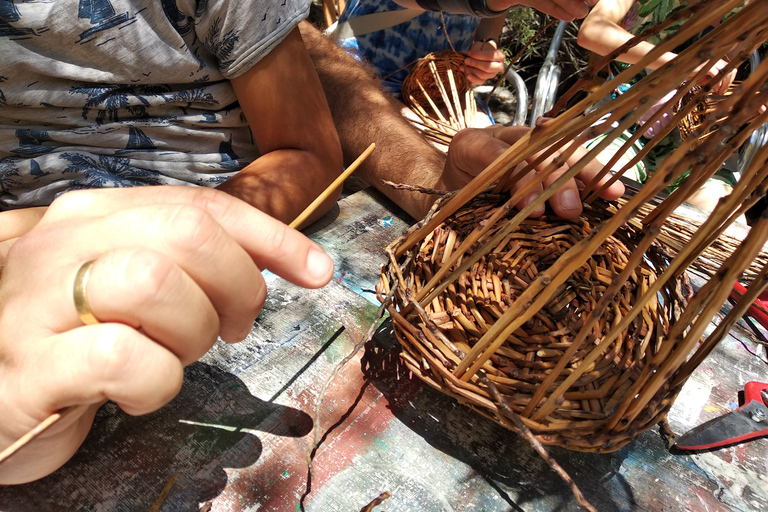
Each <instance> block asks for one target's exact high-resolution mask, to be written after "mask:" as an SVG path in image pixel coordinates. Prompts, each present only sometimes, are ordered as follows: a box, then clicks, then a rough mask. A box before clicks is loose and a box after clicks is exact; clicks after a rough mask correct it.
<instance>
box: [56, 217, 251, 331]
mask: <svg viewBox="0 0 768 512" xmlns="http://www.w3.org/2000/svg"><path fill="white" fill-rule="evenodd" d="M116 234H117V235H116ZM68 235H69V236H70V237H71V238H72V239H73V240H88V241H89V242H90V246H89V251H91V254H90V255H89V257H88V259H93V258H98V257H99V256H100V255H101V254H104V253H107V252H109V251H111V250H115V249H132V248H145V249H152V250H154V251H157V252H158V253H161V254H163V255H164V256H165V257H167V258H169V259H170V260H172V261H173V262H175V264H176V265H178V266H179V267H180V268H181V269H182V270H183V271H184V272H185V273H186V274H188V275H189V277H190V278H191V279H192V280H194V282H195V283H196V284H197V286H199V287H200V288H201V289H202V291H203V293H205V295H206V296H207V297H208V298H209V299H210V301H211V303H212V304H213V307H214V308H215V309H216V312H217V313H218V316H219V320H220V336H221V337H222V338H223V339H225V340H228V341H239V340H241V339H243V337H244V336H245V335H246V334H247V332H248V331H249V330H250V327H251V326H252V322H253V319H254V318H255V317H256V316H257V315H258V313H259V311H260V309H261V306H262V304H263V290H262V287H261V283H262V281H261V280H262V277H261V275H260V270H259V268H258V267H257V266H256V265H255V264H254V262H253V260H252V259H251V258H250V257H249V255H248V254H247V253H246V252H245V251H244V250H243V248H242V247H241V246H240V245H239V244H237V242H235V241H234V240H233V239H232V237H230V236H229V234H228V233H227V232H226V231H225V230H224V229H223V228H222V226H221V225H220V224H219V223H218V222H216V220H215V219H214V218H213V217H212V216H211V215H209V214H208V213H207V212H205V211H204V210H202V209H200V208H197V207H194V206H188V205H183V204H178V205H176V204H171V205H154V206H150V207H145V208H142V209H133V210H122V211H120V212H117V213H114V214H110V215H107V216H105V217H104V218H103V219H100V220H99V221H98V222H93V221H89V222H86V223H81V224H79V225H77V226H73V227H72V228H71V229H70V230H69V233H68ZM77 263H78V265H79V264H80V263H81V262H79V261H78V262H77ZM241 336H242V337H241Z"/></svg>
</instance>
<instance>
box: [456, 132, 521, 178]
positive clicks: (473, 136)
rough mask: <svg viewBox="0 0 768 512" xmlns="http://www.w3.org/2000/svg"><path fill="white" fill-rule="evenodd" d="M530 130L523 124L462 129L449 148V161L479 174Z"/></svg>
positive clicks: (469, 174) (470, 173) (462, 168)
mask: <svg viewBox="0 0 768 512" xmlns="http://www.w3.org/2000/svg"><path fill="white" fill-rule="evenodd" d="M528 131H529V129H528V128H525V127H522V126H498V125H494V126H491V127H488V128H485V129H473V128H469V129H465V130H461V131H460V132H459V133H457V134H456V135H455V136H454V138H453V141H452V142H451V145H450V147H449V149H448V159H449V162H450V163H451V164H452V165H454V166H456V167H457V168H459V169H461V170H462V172H464V173H465V174H467V175H468V176H477V175H478V174H479V173H480V172H482V171H483V169H485V168H486V167H488V166H489V165H490V164H491V163H493V161H494V160H496V159H497V158H498V157H500V156H501V155H502V154H504V152H505V151H506V150H508V149H509V146H510V145H511V144H513V143H514V142H516V141H517V140H518V139H519V138H520V137H522V136H523V135H524V134H525V133H527V132H528Z"/></svg>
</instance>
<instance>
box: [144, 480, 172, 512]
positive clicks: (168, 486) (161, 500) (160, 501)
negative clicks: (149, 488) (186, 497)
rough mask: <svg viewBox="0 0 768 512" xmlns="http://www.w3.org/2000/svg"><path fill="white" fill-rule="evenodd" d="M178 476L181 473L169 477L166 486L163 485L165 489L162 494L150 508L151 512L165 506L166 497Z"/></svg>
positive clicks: (155, 511)
mask: <svg viewBox="0 0 768 512" xmlns="http://www.w3.org/2000/svg"><path fill="white" fill-rule="evenodd" d="M177 478H179V475H173V476H172V477H171V478H169V479H168V482H167V483H166V484H165V487H163V490H162V491H160V495H159V496H158V497H157V499H156V500H155V503H154V504H153V505H152V508H150V509H149V512H157V511H158V510H160V507H162V506H163V503H164V502H165V500H166V498H168V494H170V492H171V488H172V487H173V484H175V483H176V479H177Z"/></svg>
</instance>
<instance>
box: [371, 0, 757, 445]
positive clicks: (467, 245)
mask: <svg viewBox="0 0 768 512" xmlns="http://www.w3.org/2000/svg"><path fill="white" fill-rule="evenodd" d="M738 3H739V2H738V0H727V1H723V2H715V3H714V5H712V2H708V3H706V5H704V4H705V3H702V4H697V5H694V6H691V7H689V8H688V9H687V10H686V11H685V13H686V14H688V15H691V18H690V20H689V21H688V22H686V23H685V24H683V26H682V28H681V31H684V30H688V31H689V32H691V31H695V30H699V27H704V26H707V25H708V24H711V23H713V22H714V21H716V20H719V19H721V18H722V17H723V16H725V14H727V13H728V11H729V10H731V9H733V8H735V7H736V6H737V5H738ZM681 15H682V14H681ZM676 21H677V19H669V20H665V21H664V22H662V24H661V25H659V27H658V31H661V30H663V29H665V27H666V26H668V25H669V24H671V23H674V22H676ZM651 35H653V33H652V32H651V33H649V34H648V36H651ZM684 37H685V35H684V34H683V35H673V36H670V37H669V38H668V39H666V40H665V41H663V42H662V43H661V44H660V45H659V48H658V51H659V52H663V51H669V50H671V49H672V48H674V47H675V46H677V45H679V44H680V42H681V41H682V39H683V38H684ZM744 38H748V39H747V40H750V41H753V42H754V44H756V45H759V44H760V42H761V41H762V40H764V39H766V38H768V2H752V3H750V4H749V5H747V6H745V7H744V8H743V9H742V10H741V11H740V12H739V13H738V14H736V15H734V16H733V17H731V18H730V19H729V20H728V21H726V22H724V23H722V24H721V25H720V26H718V28H716V29H715V30H713V31H712V32H711V33H710V34H709V35H707V36H706V37H705V38H703V39H702V40H701V41H699V42H698V43H696V44H694V45H692V46H691V47H690V48H689V49H688V50H686V51H685V52H683V53H681V54H680V55H679V56H678V58H677V59H676V60H675V61H674V65H673V66H667V67H664V68H661V69H659V70H657V71H656V72H654V73H651V74H649V75H648V76H647V77H645V78H644V79H643V81H641V82H639V83H638V84H637V85H635V86H634V87H632V88H631V89H630V90H629V91H628V92H626V93H625V94H623V95H621V96H619V97H618V98H615V99H612V100H611V101H609V102H607V103H605V104H602V103H601V104H600V105H597V104H598V102H600V100H602V99H603V98H604V97H606V96H608V95H609V94H610V91H611V88H612V87H611V84H605V85H604V86H601V88H600V89H598V91H596V92H595V93H594V94H592V95H590V96H588V97H587V98H586V99H584V100H582V101H580V102H578V104H576V105H575V106H573V107H571V108H570V109H568V110H565V108H564V106H565V105H568V104H569V102H570V101H571V98H572V97H573V96H574V95H575V94H576V93H577V92H578V90H579V88H580V86H581V83H577V84H576V85H575V86H574V88H573V89H572V90H571V91H569V92H568V93H566V94H565V95H564V96H563V97H562V98H560V100H559V101H558V104H557V105H555V107H554V108H553V113H557V115H556V116H553V115H551V117H554V119H552V120H551V121H549V122H547V123H546V124H544V125H541V126H538V127H537V128H535V129H534V130H532V131H531V132H530V133H528V134H527V135H525V136H523V137H522V138H521V139H520V140H519V141H518V142H516V143H515V144H513V145H512V146H511V147H510V149H509V150H508V151H507V152H506V153H505V154H504V155H503V156H502V157H500V158H499V159H497V160H496V161H495V162H494V163H493V164H491V166H489V167H488V168H487V169H485V170H484V171H483V172H482V173H480V174H479V175H478V176H477V177H476V178H475V179H474V180H473V181H472V182H471V183H470V184H469V185H467V186H466V187H465V188H464V189H462V190H460V191H457V192H456V193H454V194H451V195H450V196H448V197H446V198H445V199H443V200H441V201H439V202H438V203H436V206H435V207H434V208H433V210H432V211H431V212H430V214H429V215H428V216H427V217H426V218H425V219H423V220H422V221H421V222H419V223H418V224H416V225H415V226H414V227H413V228H411V229H410V230H409V231H408V232H407V233H405V234H404V235H403V236H402V237H401V238H400V239H398V240H397V241H395V242H394V243H393V244H392V245H391V246H390V247H389V248H388V250H387V256H388V260H389V263H388V265H386V266H385V267H384V268H383V269H382V278H381V280H380V283H379V292H380V298H381V300H383V301H388V300H391V305H390V306H389V309H388V311H389V313H390V315H391V317H392V319H393V325H394V329H395V332H396V334H397V337H398V339H399V341H400V343H401V345H402V358H403V360H404V361H405V363H406V364H407V365H408V367H409V368H410V369H411V370H412V371H413V372H414V373H415V374H416V375H417V376H418V377H420V378H421V379H423V380H424V381H425V382H426V383H428V384H430V385H431V386H434V387H435V388H437V389H440V390H442V391H443V392H445V393H447V394H449V395H451V396H453V397H455V398H457V399H458V400H460V401H461V402H463V403H465V404H467V405H469V406H470V407H472V408H473V409H475V410H477V411H479V412H480V413H481V414H483V415H485V416H487V417H489V418H492V419H494V420H495V421H497V422H498V423H500V424H501V425H504V426H506V427H509V428H511V429H513V430H515V431H518V432H523V433H525V431H524V429H523V428H521V427H520V425H522V426H523V427H526V428H527V429H529V430H530V432H532V433H533V434H534V435H535V439H538V441H541V442H543V443H546V444H553V445H559V446H563V447H566V448H569V449H574V450H581V451H588V452H607V451H613V450H616V449H618V448H620V447H622V446H623V445H625V444H626V443H628V442H630V441H631V440H632V439H633V438H634V437H635V436H636V435H637V434H638V433H639V432H641V431H643V430H645V429H647V428H650V427H651V426H653V425H654V424H656V423H659V422H660V421H661V420H663V419H664V418H665V415H666V413H667V412H668V411H669V408H670V407H671V406H672V404H673V402H674V400H675V397H676V396H677V394H678V392H679V390H680V389H681V387H682V385H683V384H684V383H685V381H686V379H687V378H688V377H689V376H690V375H691V373H692V372H693V371H694V370H695V369H696V367H697V366H698V365H699V364H700V363H701V362H702V361H703V360H704V358H706V356H707V354H709V353H710V352H711V351H712V350H713V349H714V348H715V347H716V346H717V344H718V343H719V342H720V340H722V339H723V338H724V337H725V336H726V334H727V332H728V330H729V329H730V327H731V326H733V325H734V324H735V322H736V321H737V320H738V319H739V318H740V317H741V315H743V314H744V312H745V311H746V309H747V307H748V306H749V305H750V304H751V303H752V301H753V300H754V298H756V297H757V295H758V294H759V293H760V292H761V291H762V290H763V289H764V288H765V286H766V284H768V268H767V267H766V266H765V265H762V266H761V267H760V268H757V269H752V270H751V271H750V275H751V276H752V277H753V284H752V285H750V287H749V291H748V293H747V294H745V295H744V297H743V298H742V300H741V301H739V303H738V304H737V306H736V307H734V308H733V309H732V310H731V311H730V313H728V315H727V316H725V318H724V319H723V320H722V321H721V323H720V324H719V326H718V327H717V328H716V329H715V330H714V332H711V333H709V334H706V335H705V332H707V330H708V327H709V322H710V320H711V319H712V318H713V317H714V315H715V314H716V313H718V311H719V310H720V308H721V306H722V305H723V303H724V302H725V301H726V300H727V298H728V295H729V292H730V290H731V289H732V288H733V285H734V283H735V282H736V281H737V280H739V279H741V280H743V279H744V272H743V271H744V270H745V269H747V268H749V267H750V265H751V264H752V263H753V262H754V261H755V260H756V257H757V256H758V255H759V254H760V252H761V250H762V248H763V245H764V244H765V243H766V240H768V216H764V217H763V218H761V219H759V220H758V221H757V222H756V223H755V224H754V225H753V226H752V228H751V230H750V231H749V234H748V235H747V236H746V237H745V238H744V239H743V240H740V243H739V244H737V245H735V246H733V247H731V248H730V249H728V250H729V251H730V252H728V253H725V254H722V255H721V256H722V257H721V258H718V262H717V264H716V265H715V267H714V268H712V271H711V275H710V279H709V282H708V283H706V285H704V286H703V287H702V288H701V289H699V290H697V291H696V293H695V294H694V293H693V290H692V289H690V288H689V287H687V285H686V283H687V280H686V277H685V272H686V269H688V268H695V267H696V265H695V263H696V261H697V259H698V258H700V257H702V258H707V259H708V260H709V262H710V264H711V263H712V258H711V257H709V256H708V255H709V252H708V251H710V252H711V250H712V247H713V246H716V244H713V242H715V241H716V240H717V238H718V236H719V235H720V234H721V233H722V232H723V231H724V230H725V228H726V227H727V226H728V225H729V224H730V223H732V222H733V221H734V220H735V219H736V218H738V217H739V215H741V213H743V211H744V210H745V209H746V208H748V207H749V206H750V204H753V203H754V201H756V200H757V197H758V196H759V194H755V193H754V192H755V190H758V191H759V190H763V191H764V190H766V188H768V149H764V150H761V151H758V152H757V154H756V156H755V158H754V159H753V161H752V162H751V163H750V164H749V166H748V168H747V169H746V171H745V172H744V174H743V177H742V179H741V181H740V182H739V183H738V184H736V186H734V189H733V193H732V194H731V195H730V196H728V197H726V198H724V199H723V200H721V202H720V203H719V204H718V207H717V209H716V210H715V211H714V212H713V213H712V214H711V215H710V216H709V218H708V219H706V221H704V222H703V223H702V224H701V225H698V226H691V229H690V230H689V231H686V232H685V233H680V234H679V235H678V236H679V239H677V240H674V238H675V235H674V230H673V231H670V229H668V228H670V226H669V225H668V223H667V219H668V218H671V217H672V216H673V215H674V212H675V209H676V208H677V207H678V206H679V205H680V204H681V203H682V202H683V201H685V199H686V198H687V197H688V196H689V195H691V194H692V193H694V192H696V190H697V188H698V186H699V184H700V183H702V182H704V181H706V179H707V178H708V177H710V176H712V175H713V174H714V173H715V172H716V171H717V170H719V168H720V166H721V165H722V163H723V162H724V161H725V160H726V159H727V158H729V157H730V156H731V155H732V154H733V152H735V151H736V150H737V149H738V147H739V146H740V145H741V144H743V142H744V141H745V140H747V138H748V137H749V134H750V133H751V132H752V131H754V130H755V129H757V128H758V127H759V126H761V125H762V123H764V122H765V121H766V120H768V119H767V118H768V115H763V116H761V117H756V116H755V113H756V112H758V111H759V107H760V105H762V104H764V103H766V102H768V87H767V86H766V85H765V84H766V83H768V62H766V63H765V64H763V65H761V66H760V67H759V68H758V69H757V70H756V71H755V72H754V73H753V76H752V77H750V79H748V80H745V81H744V82H743V83H742V84H740V85H739V86H738V87H737V88H736V89H735V90H734V91H733V93H732V94H731V95H729V96H728V97H727V98H725V99H723V100H722V101H720V102H718V104H717V105H716V106H715V107H714V109H713V111H712V112H711V113H709V114H707V115H706V116H705V118H704V119H702V120H700V126H701V127H700V130H701V131H702V133H708V134H709V135H708V136H707V137H704V138H701V139H702V140H698V141H695V140H692V139H689V140H686V141H684V142H683V144H682V145H681V146H680V147H679V148H678V149H677V150H676V151H675V152H674V153H672V154H671V155H669V156H668V157H667V158H666V159H665V160H664V162H663V163H662V164H661V166H660V167H659V169H658V170H657V171H656V172H655V173H653V175H651V176H650V178H649V179H648V181H647V182H646V183H645V184H644V185H643V187H642V188H641V189H640V190H639V191H637V192H636V193H635V194H634V195H629V196H625V198H624V199H622V200H621V201H620V202H617V203H615V204H608V203H605V202H604V201H602V200H601V199H599V195H600V192H601V190H604V189H605V187H606V186H607V184H610V183H612V182H614V181H616V180H617V179H618V178H619V175H618V174H617V175H614V176H611V172H612V170H613V169H614V168H613V166H614V164H615V162H608V163H607V164H606V165H605V166H604V167H602V170H601V171H600V172H599V174H598V175H597V176H596V177H595V178H594V179H592V180H591V181H585V182H584V189H583V190H582V198H583V199H584V201H585V203H586V206H585V211H584V214H583V215H582V216H581V217H580V218H578V219H576V220H571V221H564V220H562V219H557V218H553V217H544V218H541V219H529V218H528V216H529V214H530V213H531V212H532V211H534V210H535V209H536V208H537V207H540V206H542V205H543V204H544V202H545V201H546V199H547V198H548V197H549V196H550V195H551V194H552V192H553V191H554V190H555V189H556V188H557V187H558V186H559V185H560V184H561V183H564V182H565V180H567V179H569V178H572V177H574V176H576V174H577V173H578V172H579V171H580V170H581V169H582V168H583V167H585V166H586V165H592V164H589V162H592V161H594V159H595V157H596V155H597V154H598V153H599V152H600V151H602V150H603V148H606V147H607V146H608V145H609V144H611V142H613V141H614V140H615V139H617V138H618V137H619V136H621V134H622V133H623V132H624V130H626V129H627V127H629V126H631V125H632V124H633V123H634V122H636V120H637V119H638V118H639V117H640V116H642V115H643V114H644V112H645V111H647V109H648V108H649V107H651V106H652V105H654V104H655V103H656V102H657V101H658V99H659V98H662V97H664V96H665V95H666V94H667V93H668V92H670V91H673V90H679V93H678V94H677V95H676V97H675V98H672V99H671V100H670V102H669V103H668V104H667V105H666V106H665V107H663V108H662V109H660V110H659V112H658V113H657V114H655V115H657V116H660V115H662V114H663V112H669V111H671V110H672V107H673V105H674V104H676V103H677V102H678V101H679V100H680V99H681V97H682V95H684V94H686V92H687V91H686V90H685V87H687V86H686V85H685V84H683V85H682V86H681V84H680V79H679V77H680V76H689V75H693V74H695V73H696V71H695V70H696V69H697V68H698V67H700V62H701V60H700V55H702V54H707V55H712V56H715V57H716V56H718V55H722V54H723V53H725V51H726V50H727V49H729V48H731V47H732V46H733V45H734V44H735V43H737V42H739V41H742V40H744ZM750 38H751V39H750ZM761 38H762V39H761ZM623 51H626V48H621V49H619V50H617V51H616V52H614V54H611V55H608V56H606V58H605V59H604V61H603V65H607V64H608V63H609V62H610V61H611V60H612V59H614V58H615V57H616V56H618V55H619V54H620V53H621V52H623ZM734 65H736V64H735V63H734ZM641 70H642V66H641V65H634V66H632V67H630V68H629V69H627V70H626V71H624V72H622V74H621V75H619V76H618V77H617V80H618V81H619V82H624V81H627V80H628V79H629V78H631V77H632V76H633V75H635V74H637V73H639V72H640V71H641ZM702 74H703V72H702ZM590 78H591V77H589V76H587V77H584V78H583V79H582V83H587V82H588V81H589V80H590ZM694 78H695V80H693V82H694V83H695V82H696V81H697V80H698V79H699V77H694ZM695 94H696V93H695V92H694V93H692V95H695ZM595 105H597V106H596V107H595V108H593V106H595ZM691 107H692V105H688V106H686V107H684V108H683V109H682V110H680V111H679V112H678V113H677V114H676V115H675V119H674V120H673V122H672V123H671V124H670V126H669V129H670V130H671V129H673V128H672V127H674V126H675V125H676V124H677V123H679V122H680V120H681V118H682V117H683V116H686V115H688V112H689V111H690V109H691ZM656 119H657V118H654V117H653V116H652V117H651V120H650V121H649V122H655V121H656ZM667 133H668V132H667ZM665 135H666V133H664V132H662V133H659V134H658V135H656V136H654V138H653V139H652V140H650V141H649V142H648V143H647V144H646V148H648V149H650V148H652V147H653V146H654V145H655V144H657V143H658V142H659V141H660V140H661V139H662V138H663V137H664V136H665ZM598 136H604V138H603V140H601V141H600V142H599V144H597V145H596V147H595V148H594V149H591V150H590V152H589V154H587V155H586V156H584V157H576V156H575V155H576V154H575V153H574V152H575V149H573V148H574V147H576V146H581V145H583V144H584V143H585V142H586V141H588V140H591V139H594V138H596V137H598ZM637 137H639V134H637ZM634 142H635V141H634V140H633V139H630V140H629V141H627V142H626V143H625V144H624V146H623V148H624V149H628V148H630V147H632V145H633V144H634ZM622 154H623V151H622V150H621V149H620V150H619V151H617V154H616V157H615V158H616V159H618V158H619V157H621V155H622ZM641 157H642V155H640V156H638V157H637V158H641ZM547 158H550V160H549V161H548V162H549V163H546V162H547V161H545V160H544V159H547ZM565 160H567V161H568V165H567V166H565V167H561V164H562V163H563V162H564V161H565ZM634 163H635V161H630V162H629V163H627V166H628V167H630V166H632V165H634ZM534 167H535V168H536V173H535V174H534V175H533V176H534V177H533V178H531V179H529V180H521V179H520V176H522V175H525V174H526V173H528V172H529V171H531V170H532V169H533V168H534ZM554 173H557V176H560V177H558V178H557V179H556V180H555V175H554ZM686 173H690V176H691V177H690V178H688V179H685V180H684V181H683V183H682V184H681V186H680V187H679V188H678V189H677V190H676V192H675V193H673V194H671V195H670V196H668V197H666V198H665V199H659V198H657V196H656V194H657V193H659V192H660V191H662V190H663V189H664V188H665V187H667V186H669V185H670V184H671V183H673V182H675V181H676V180H680V179H681V177H682V176H684V175H685V174H686ZM601 179H603V180H608V183H607V184H606V183H599V182H598V181H599V180H601ZM545 180H547V181H548V182H549V181H554V183H553V184H552V185H551V186H549V187H546V188H544V192H543V193H541V194H540V195H539V196H538V198H537V199H536V200H535V201H533V202H532V203H531V204H529V205H527V206H526V207H524V208H523V209H522V210H521V211H519V212H518V211H517V210H515V209H514V206H515V205H517V204H518V203H519V201H520V200H521V199H522V198H524V197H528V195H529V194H530V193H531V191H532V190H533V187H535V186H541V185H542V184H543V183H544V182H545ZM670 239H673V241H674V242H676V243H675V244H671V245H670V244H668V243H666V241H669V240H670ZM665 240H666V241H665ZM672 254H673V255H674V257H671V256H669V255H672ZM762 261H765V260H764V259H763V260H762ZM520 421H522V423H519V422H520Z"/></svg>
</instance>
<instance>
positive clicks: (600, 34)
mask: <svg viewBox="0 0 768 512" xmlns="http://www.w3.org/2000/svg"><path fill="white" fill-rule="evenodd" d="M634 3H635V0H611V1H605V0H601V1H600V2H598V3H597V5H596V6H595V7H594V8H593V9H592V10H591V11H590V13H589V14H588V15H587V17H586V18H584V21H583V22H582V23H581V28H580V29H579V36H578V39H577V42H578V44H579V46H581V47H582V48H586V49H587V50H590V51H592V52H595V53H597V54H598V55H606V54H608V53H610V52H612V51H613V50H615V49H616V48H618V47H620V46H621V45H623V44H625V43H626V42H627V41H629V40H630V39H632V38H633V37H634V35H633V34H632V33H631V32H629V31H627V30H625V29H624V28H622V27H621V25H620V23H621V21H622V20H623V19H624V17H625V16H626V15H627V13H628V12H629V9H630V8H632V5H633V4H634ZM654 48H655V46H654V45H653V44H652V43H649V42H647V41H643V42H642V43H640V44H638V45H636V46H635V47H633V48H632V49H631V50H630V51H628V52H627V53H624V54H622V55H619V57H618V59H617V60H619V61H621V62H626V63H627V64H634V63H636V62H638V61H639V60H640V59H642V58H643V57H644V56H645V55H647V54H648V53H649V52H650V51H652V50H653V49H654ZM675 57H676V55H675V54H674V53H672V52H667V53H665V54H664V55H662V56H661V57H659V58H658V59H657V60H655V61H654V62H652V63H651V64H649V65H648V67H649V68H651V69H656V68H659V67H661V66H663V65H664V64H666V63H667V62H669V61H670V60H672V59H674V58H675Z"/></svg>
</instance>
